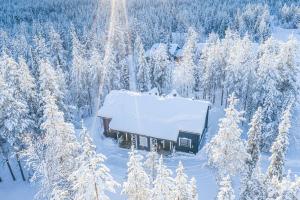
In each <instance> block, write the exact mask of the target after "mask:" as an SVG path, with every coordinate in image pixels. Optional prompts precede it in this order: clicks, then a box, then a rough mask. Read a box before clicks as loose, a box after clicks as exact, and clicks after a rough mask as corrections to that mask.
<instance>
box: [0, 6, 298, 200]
mask: <svg viewBox="0 0 300 200" xmlns="http://www.w3.org/2000/svg"><path fill="white" fill-rule="evenodd" d="M0 5H1V6H0V163H1V164H0V199H3V200H6V197H5V196H6V195H8V194H9V193H14V190H13V188H14V187H19V186H18V185H20V181H21V182H23V181H24V183H25V184H26V185H29V184H32V185H33V187H34V189H32V188H31V189H30V190H32V191H34V192H33V193H34V194H33V195H29V196H28V197H24V196H23V197H22V196H18V194H16V196H15V199H22V198H24V199H33V198H34V199H38V200H42V199H46V200H50V199H51V200H62V199H66V200H70V199H72V200H73V199H76V200H83V199H86V200H108V199H128V200H173V199H174V200H198V199H213V198H215V199H218V200H234V199H241V200H250V199H251V200H252V199H253V200H254V199H255V200H273V199H274V200H297V199H300V194H299V193H300V178H299V177H298V176H297V175H300V168H299V166H300V157H299V154H297V153H295V154H297V156H296V157H297V158H296V159H294V160H290V162H294V163H296V164H294V165H295V166H296V167H295V169H296V171H295V172H294V171H292V170H288V169H287V168H286V163H287V161H288V159H287V157H286V156H287V153H288V152H289V147H290V146H291V145H290V144H289V143H290V138H297V136H295V135H293V134H299V132H300V126H299V127H298V129H296V130H295V131H293V132H292V133H291V131H290V129H291V128H292V125H293V123H292V120H293V119H294V118H295V115H296V114H297V115H299V116H300V114H299V113H297V112H296V110H297V109H298V107H299V80H300V75H299V69H300V48H299V47H300V43H299V42H300V41H299V39H300V2H299V0H288V1H287V0H211V1H208V0H119V1H118V0H39V1H36V0H26V1H25V0H0ZM276 30H285V31H283V32H284V33H286V32H289V33H290V32H292V33H293V34H292V35H284V37H286V38H287V39H286V40H280V39H279V38H276V37H274V34H273V33H275V32H276ZM291 30H292V31H291ZM280 36H282V35H280ZM175 51H176V52H177V53H176V54H175V53H174V52H175ZM153 88H157V89H158V92H159V95H161V96H166V95H168V94H169V93H171V92H172V91H174V90H176V91H177V92H178V94H179V95H180V96H182V97H186V98H191V99H203V100H207V101H210V102H211V103H212V105H211V112H212V118H211V119H210V121H211V123H210V125H211V126H210V127H209V131H208V133H209V135H208V136H207V138H206V144H205V146H204V147H203V149H202V150H201V152H199V153H198V154H197V155H185V154H184V155H182V154H178V153H176V152H174V154H173V155H170V156H169V157H166V156H163V155H159V154H158V153H157V152H155V151H150V152H141V151H137V150H136V149H134V148H132V149H129V150H116V149H118V148H119V147H117V146H115V147H111V146H109V145H110V143H111V141H108V140H109V139H106V138H103V136H102V135H101V131H100V130H101V129H102V128H103V127H99V126H100V125H99V124H97V123H100V122H99V121H97V120H98V119H97V112H98V110H99V108H100V107H101V105H102V104H103V102H104V99H105V97H106V95H107V94H108V93H109V92H110V91H112V90H121V89H124V90H132V91H138V92H147V91H149V90H151V89H153ZM174 109H176V108H174ZM299 120H300V119H299ZM85 122H86V123H85ZM89 122H90V123H89ZM124 123H126V119H124ZM97 128H98V129H97ZM299 137H300V136H299ZM98 140H99V141H100V140H101V142H97V141H98ZM102 145H103V146H102ZM105 145H107V146H105ZM296 145H300V141H299V144H298V143H296ZM108 146H109V147H108ZM106 148H107V149H106ZM111 148H114V150H113V151H110V150H111ZM297 148H299V149H300V147H298V146H297ZM108 149H109V150H108ZM121 151H122V152H121ZM113 152H116V154H115V155H113ZM299 152H300V151H299ZM127 154H128V156H127ZM124 155H125V160H126V162H127V166H125V167H123V168H124V169H123V170H124V171H126V174H125V175H124V176H122V175H120V174H121V173H114V169H113V167H114V165H118V162H115V163H113V162H111V161H110V158H112V157H113V156H119V158H117V160H118V159H120V160H121V159H124ZM203 156H204V157H205V158H202V157H203ZM264 157H268V159H267V161H264V160H263V159H264ZM185 159H188V160H189V162H186V163H187V165H185V163H184V160H185ZM198 159H199V160H201V164H199V163H197V164H194V163H196V162H198V161H199V160H198ZM181 160H182V162H181ZM172 161H176V163H175V164H174V163H173V164H174V165H173V167H170V166H169V165H168V164H170V163H172ZM189 163H193V166H192V164H191V165H189ZM196 165H197V166H199V167H197V168H195V169H194V168H193V167H194V166H196ZM200 165H203V166H205V167H206V168H208V169H209V170H208V171H210V173H212V174H213V176H214V177H213V179H212V180H213V183H210V185H209V188H213V189H210V190H208V191H206V190H204V189H203V188H201V187H199V183H200V182H202V181H203V180H201V179H198V178H197V177H198V174H199V173H201V170H203V168H202V167H200ZM191 168H193V173H189V174H187V173H186V169H187V170H189V169H191ZM297 170H299V171H297ZM19 175H20V176H19ZM8 179H9V180H13V183H12V184H9V185H10V186H11V187H12V188H8V187H3V186H5V185H6V184H7V182H9V180H8ZM29 182H30V183H29ZM205 184H206V183H205V182H204V183H203V182H202V183H201V186H202V185H205ZM26 187H27V186H26ZM26 187H25V188H26ZM27 189H28V188H27ZM1 190H2V191H1ZM24 190H25V189H24ZM18 191H19V190H18ZM205 193H210V194H209V195H207V194H205ZM1 195H3V196H1ZM8 200H11V199H8Z"/></svg>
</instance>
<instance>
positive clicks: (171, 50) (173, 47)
mask: <svg viewBox="0 0 300 200" xmlns="http://www.w3.org/2000/svg"><path fill="white" fill-rule="evenodd" d="M178 49H179V46H178V44H170V48H169V53H170V54H171V55H172V56H175V55H176V52H177V50H178Z"/></svg>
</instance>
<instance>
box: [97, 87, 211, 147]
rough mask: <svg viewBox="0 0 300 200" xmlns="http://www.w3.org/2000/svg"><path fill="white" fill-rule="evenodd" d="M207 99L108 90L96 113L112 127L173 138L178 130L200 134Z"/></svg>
mask: <svg viewBox="0 0 300 200" xmlns="http://www.w3.org/2000/svg"><path fill="white" fill-rule="evenodd" d="M209 105H210V104H209V102H206V101H200V100H192V99H188V98H183V97H178V96H177V97H174V96H172V95H168V96H166V97H160V96H157V95H152V94H149V93H137V92H132V91H125V90H118V91H117V90H115V91H111V92H110V93H109V94H108V95H107V96H106V99H105V102H104V105H103V106H102V108H101V109H100V111H99V116H101V117H105V118H111V119H112V120H111V122H110V128H111V129H113V130H118V131H123V132H128V133H135V134H139V135H146V136H150V137H154V138H160V139H165V140H171V141H177V137H178V133H179V131H186V132H192V133H198V134H201V133H202V131H203V129H204V128H205V118H206V112H207V108H208V106H209Z"/></svg>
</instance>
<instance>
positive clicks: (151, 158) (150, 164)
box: [144, 147, 159, 184]
mask: <svg viewBox="0 0 300 200" xmlns="http://www.w3.org/2000/svg"><path fill="white" fill-rule="evenodd" d="M158 156H159V155H158V153H157V152H156V149H155V148H154V147H152V149H151V151H150V152H149V153H148V154H147V156H146V160H145V163H144V166H145V168H146V171H147V172H149V178H150V182H151V184H152V182H153V181H154V178H155V176H156V168H157V164H158Z"/></svg>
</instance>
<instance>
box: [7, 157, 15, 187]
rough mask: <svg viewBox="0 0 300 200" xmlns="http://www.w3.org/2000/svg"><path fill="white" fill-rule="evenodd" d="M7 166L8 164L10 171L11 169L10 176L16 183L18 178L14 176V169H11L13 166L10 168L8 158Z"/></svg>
mask: <svg viewBox="0 0 300 200" xmlns="http://www.w3.org/2000/svg"><path fill="white" fill-rule="evenodd" d="M6 164H7V167H8V169H9V172H10V175H11V177H12V179H13V181H16V177H15V175H14V173H13V171H12V169H11V166H10V164H9V161H8V158H6Z"/></svg>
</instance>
